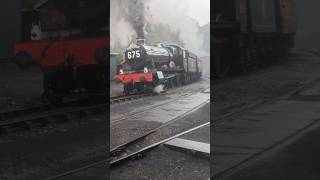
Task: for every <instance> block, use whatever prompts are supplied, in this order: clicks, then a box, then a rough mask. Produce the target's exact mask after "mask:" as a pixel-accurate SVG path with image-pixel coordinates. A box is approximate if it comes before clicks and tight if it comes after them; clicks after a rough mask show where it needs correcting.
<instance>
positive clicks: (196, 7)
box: [183, 0, 210, 26]
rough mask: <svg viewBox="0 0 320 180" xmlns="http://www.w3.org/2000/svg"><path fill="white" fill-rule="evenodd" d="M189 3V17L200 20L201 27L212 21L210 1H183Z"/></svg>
mask: <svg viewBox="0 0 320 180" xmlns="http://www.w3.org/2000/svg"><path fill="white" fill-rule="evenodd" d="M183 1H187V2H188V3H189V16H190V17H192V18H194V19H196V20H198V21H199V24H200V26H202V25H205V24H207V23H209V21H210V0H183Z"/></svg>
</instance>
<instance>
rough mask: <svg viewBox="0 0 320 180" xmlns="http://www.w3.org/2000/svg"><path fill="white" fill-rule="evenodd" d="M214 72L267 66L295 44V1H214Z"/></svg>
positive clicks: (215, 74) (224, 73) (221, 73)
mask: <svg viewBox="0 0 320 180" xmlns="http://www.w3.org/2000/svg"><path fill="white" fill-rule="evenodd" d="M213 17H214V20H213V23H212V26H211V27H212V28H213V30H212V32H213V36H212V37H213V42H214V43H213V68H214V69H213V72H214V76H215V77H224V76H226V75H227V74H228V73H230V71H232V72H239V71H242V72H246V71H248V70H251V69H255V68H257V67H263V66H265V65H267V64H269V63H270V62H272V61H274V60H276V59H277V58H278V57H281V56H283V55H285V54H286V53H287V52H288V50H289V49H290V48H292V47H293V46H294V37H295V33H296V30H297V23H296V22H297V21H296V14H295V1H294V0H228V1H226V0H214V1H213Z"/></svg>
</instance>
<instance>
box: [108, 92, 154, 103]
mask: <svg viewBox="0 0 320 180" xmlns="http://www.w3.org/2000/svg"><path fill="white" fill-rule="evenodd" d="M151 96H156V94H154V93H141V94H134V95H121V96H115V97H110V104H116V103H121V102H126V101H132V100H136V99H142V98H145V97H151Z"/></svg>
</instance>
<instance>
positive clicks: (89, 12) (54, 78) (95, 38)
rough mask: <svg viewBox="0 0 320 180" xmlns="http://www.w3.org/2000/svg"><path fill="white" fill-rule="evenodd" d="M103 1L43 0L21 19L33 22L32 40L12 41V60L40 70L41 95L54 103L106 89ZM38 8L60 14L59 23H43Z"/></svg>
mask: <svg viewBox="0 0 320 180" xmlns="http://www.w3.org/2000/svg"><path fill="white" fill-rule="evenodd" d="M107 4H108V3H107V1H105V0H91V1H87V0H85V1H83V0H73V1H64V0H43V1H41V3H38V4H36V5H35V9H36V11H35V12H34V10H33V11H30V13H32V16H30V17H31V20H28V21H25V22H24V24H26V27H27V28H26V29H28V27H32V28H31V31H30V32H29V36H30V37H31V39H29V40H28V39H25V40H24V41H23V42H19V43H17V44H16V46H15V53H16V57H15V62H16V64H17V65H18V66H19V67H21V68H27V67H28V66H30V65H38V66H39V67H40V68H41V69H42V71H43V86H44V87H43V88H44V93H43V97H44V98H45V99H48V100H49V101H51V102H53V103H58V102H61V101H62V99H63V98H64V97H66V96H69V95H76V96H78V95H79V94H86V95H92V94H94V95H103V96H106V95H107V94H108V93H107V89H108V84H109V78H108V73H107V72H108V69H109V67H108V66H109V62H108V61H107V60H108V56H109V51H108V47H109V40H108V38H107V37H108V36H107V35H108V29H107V21H106V18H105V17H106V12H107V9H108V7H107ZM39 8H47V10H50V11H45V10H41V9H39ZM52 9H55V10H52ZM42 12H52V14H48V13H44V15H45V16H46V17H47V16H50V17H52V18H51V19H56V18H55V17H61V16H63V17H64V18H59V19H63V21H62V22H61V23H60V22H59V23H58V24H59V25H58V26H57V28H53V27H55V26H54V25H55V23H52V24H50V26H47V27H45V28H44V27H41V24H42V25H43V24H48V23H47V22H46V23H44V22H42V23H41V20H43V19H44V18H43V17H42V16H43V14H42ZM58 12H59V13H58ZM54 22H55V21H54ZM51 25H52V26H51ZM52 28H53V29H52ZM27 34H28V33H27ZM27 34H26V35H27Z"/></svg>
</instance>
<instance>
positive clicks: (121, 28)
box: [110, 0, 135, 50]
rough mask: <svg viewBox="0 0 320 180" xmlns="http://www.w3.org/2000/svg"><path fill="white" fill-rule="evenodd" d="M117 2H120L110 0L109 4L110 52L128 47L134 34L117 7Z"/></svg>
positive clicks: (120, 9)
mask: <svg viewBox="0 0 320 180" xmlns="http://www.w3.org/2000/svg"><path fill="white" fill-rule="evenodd" d="M118 1H121V0H111V2H110V17H111V18H110V37H111V38H110V43H111V50H112V49H117V48H121V47H126V46H128V44H129V43H130V41H131V37H132V35H134V34H135V31H134V30H133V28H132V26H131V25H130V23H129V22H128V21H127V20H126V18H125V16H124V15H123V12H122V10H123V8H122V7H120V6H119V3H118Z"/></svg>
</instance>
